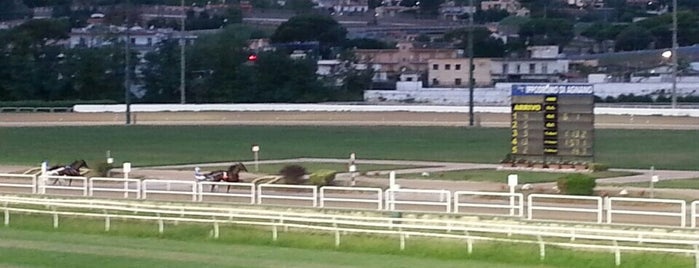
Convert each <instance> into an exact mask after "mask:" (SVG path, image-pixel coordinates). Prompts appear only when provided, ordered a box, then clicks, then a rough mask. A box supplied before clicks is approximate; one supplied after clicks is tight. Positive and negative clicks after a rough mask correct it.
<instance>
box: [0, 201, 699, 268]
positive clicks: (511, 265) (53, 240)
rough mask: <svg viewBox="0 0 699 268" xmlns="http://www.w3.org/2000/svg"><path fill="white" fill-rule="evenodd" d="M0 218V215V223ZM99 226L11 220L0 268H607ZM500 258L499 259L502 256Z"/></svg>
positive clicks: (603, 262) (512, 253) (395, 246)
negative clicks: (105, 230)
mask: <svg viewBox="0 0 699 268" xmlns="http://www.w3.org/2000/svg"><path fill="white" fill-rule="evenodd" d="M0 215H1V214H0ZM1 218H2V216H0V219H1ZM103 224H104V223H103V222H102V221H101V220H92V219H83V218H67V217H62V218H61V224H60V225H59V228H58V229H52V228H51V216H47V215H43V216H37V215H19V214H13V215H12V218H11V224H10V226H9V227H3V228H0V266H2V267H8V266H9V267H246V268H250V267H270V268H271V267H275V268H276V267H299V268H300V267H308V268H316V267H317V268H326V267H327V268H332V267H346V268H350V267H357V268H359V267H370V268H371V267H377V268H379V267H406V268H407V267H440V268H449V267H493V268H519V267H524V268H528V267H539V268H548V267H566V268H568V267H570V268H576V267H610V268H611V267H615V265H614V255H613V254H612V253H609V252H588V251H586V252H585V253H584V254H580V253H581V252H580V251H571V250H566V249H560V248H555V247H551V246H547V247H546V254H547V255H546V256H547V257H546V259H545V260H544V261H540V260H539V255H538V252H539V248H538V246H537V245H525V244H510V243H485V242H483V243H476V244H475V245H474V252H473V254H471V255H469V254H467V253H466V244H465V242H463V241H456V240H443V239H423V238H417V237H411V238H409V239H408V240H407V241H406V249H405V250H404V251H401V250H400V249H399V242H398V238H397V237H384V236H374V235H343V236H342V243H341V245H340V247H339V248H335V247H334V245H333V244H334V236H333V235H332V234H322V233H316V232H294V231H290V232H280V233H279V240H278V241H276V242H274V241H272V239H271V232H270V230H269V229H257V228H248V227H242V226H238V225H222V226H221V237H220V238H219V239H217V240H215V239H212V238H210V237H209V232H210V231H211V226H208V225H196V224H184V223H180V224H178V225H172V224H166V226H165V233H164V234H162V235H159V234H158V232H157V227H156V226H157V225H156V224H155V223H154V222H139V221H121V220H113V221H112V231H110V232H108V233H105V232H104V231H103V228H104V227H103ZM504 252H506V254H504ZM693 261H694V258H693V257H692V256H682V255H667V254H652V253H644V254H633V253H628V252H623V253H622V265H621V266H620V267H634V268H638V267H664V268H673V267H691V266H692V265H693Z"/></svg>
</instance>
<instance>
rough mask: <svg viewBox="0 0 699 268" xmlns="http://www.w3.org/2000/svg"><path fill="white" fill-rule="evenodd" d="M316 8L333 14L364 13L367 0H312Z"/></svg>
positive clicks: (367, 5) (367, 7) (367, 3)
mask: <svg viewBox="0 0 699 268" xmlns="http://www.w3.org/2000/svg"><path fill="white" fill-rule="evenodd" d="M313 2H314V3H316V5H317V7H318V8H321V9H325V10H330V11H332V12H334V13H335V14H344V13H364V12H368V11H369V1H368V0H314V1H313Z"/></svg>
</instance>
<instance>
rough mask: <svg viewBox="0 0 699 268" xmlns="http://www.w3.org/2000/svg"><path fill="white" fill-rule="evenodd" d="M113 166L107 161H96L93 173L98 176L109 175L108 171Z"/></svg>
mask: <svg viewBox="0 0 699 268" xmlns="http://www.w3.org/2000/svg"><path fill="white" fill-rule="evenodd" d="M112 168H114V166H113V165H112V164H108V163H107V162H100V163H97V165H96V166H95V170H94V172H95V174H96V176H98V177H107V176H108V175H109V171H110V170H111V169H112Z"/></svg>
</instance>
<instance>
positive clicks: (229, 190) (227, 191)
mask: <svg viewBox="0 0 699 268" xmlns="http://www.w3.org/2000/svg"><path fill="white" fill-rule="evenodd" d="M230 192H231V186H230V185H228V190H226V193H230Z"/></svg>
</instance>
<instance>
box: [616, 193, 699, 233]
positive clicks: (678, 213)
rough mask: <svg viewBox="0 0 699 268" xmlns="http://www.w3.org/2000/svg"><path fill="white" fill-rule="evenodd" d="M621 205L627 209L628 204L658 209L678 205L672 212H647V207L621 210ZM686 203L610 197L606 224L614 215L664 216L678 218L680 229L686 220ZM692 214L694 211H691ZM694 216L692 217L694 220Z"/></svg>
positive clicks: (669, 200) (672, 200) (671, 200)
mask: <svg viewBox="0 0 699 268" xmlns="http://www.w3.org/2000/svg"><path fill="white" fill-rule="evenodd" d="M615 203H617V204H620V203H621V204H620V205H619V207H620V208H615V207H614V204H615ZM623 203H626V205H627V207H628V206H629V204H633V203H645V204H650V205H654V206H656V208H657V206H661V207H659V208H660V209H662V208H665V207H664V206H663V205H667V204H670V205H678V206H679V209H677V208H675V210H674V211H667V210H657V209H656V210H649V209H648V206H644V207H643V208H644V209H643V210H641V209H638V208H637V209H623V207H624V206H623V205H622V204H623ZM686 213H687V202H686V201H684V200H674V199H648V198H631V197H610V198H607V223H612V221H613V218H612V217H613V216H614V215H616V214H626V215H644V216H666V217H679V218H680V227H685V225H686V218H687V214H686ZM692 213H694V211H692ZM694 217H695V215H692V218H694Z"/></svg>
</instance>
